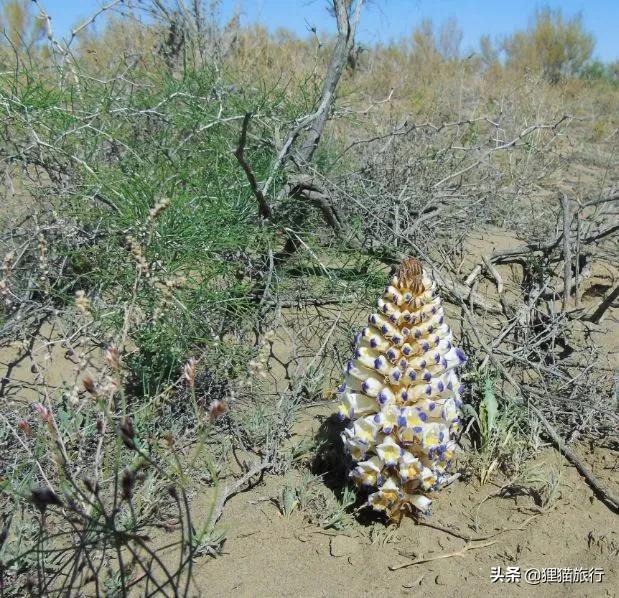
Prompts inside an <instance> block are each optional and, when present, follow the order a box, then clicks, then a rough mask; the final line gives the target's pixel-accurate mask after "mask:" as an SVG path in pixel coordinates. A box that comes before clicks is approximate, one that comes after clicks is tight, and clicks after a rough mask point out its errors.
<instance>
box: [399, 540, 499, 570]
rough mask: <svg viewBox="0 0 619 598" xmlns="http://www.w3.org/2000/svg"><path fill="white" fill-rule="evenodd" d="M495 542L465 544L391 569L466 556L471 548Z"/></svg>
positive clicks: (484, 546)
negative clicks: (450, 550)
mask: <svg viewBox="0 0 619 598" xmlns="http://www.w3.org/2000/svg"><path fill="white" fill-rule="evenodd" d="M493 544H497V542H496V541H494V542H485V543H484V544H470V543H469V544H465V545H464V546H463V547H462V548H461V549H460V550H456V551H455V552H448V553H446V554H439V555H437V556H431V557H428V558H426V559H417V560H416V561H411V562H410V563H404V564H403V565H389V571H397V570H398V569H406V568H407V567H413V566H414V565H421V564H423V563H430V562H432V561H438V560H440V559H449V558H451V557H452V556H464V553H465V552H468V551H469V550H477V549H478V548H487V547H488V546H492V545H493Z"/></svg>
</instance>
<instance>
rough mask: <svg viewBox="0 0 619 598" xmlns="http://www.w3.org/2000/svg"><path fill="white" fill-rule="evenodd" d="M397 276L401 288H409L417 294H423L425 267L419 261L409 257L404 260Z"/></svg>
mask: <svg viewBox="0 0 619 598" xmlns="http://www.w3.org/2000/svg"><path fill="white" fill-rule="evenodd" d="M396 276H397V277H398V282H399V285H400V287H403V288H408V289H410V290H411V292H413V293H415V294H418V293H422V292H423V290H424V288H423V283H422V279H423V267H422V265H421V262H420V261H419V260H418V259H416V258H414V257H407V258H406V259H405V260H403V261H402V263H401V264H400V266H399V268H398V269H397V271H396Z"/></svg>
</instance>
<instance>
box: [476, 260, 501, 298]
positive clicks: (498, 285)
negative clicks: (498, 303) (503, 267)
mask: <svg viewBox="0 0 619 598" xmlns="http://www.w3.org/2000/svg"><path fill="white" fill-rule="evenodd" d="M481 259H482V260H483V262H484V265H485V266H486V270H488V274H491V275H492V277H493V278H494V280H495V282H496V290H497V292H498V293H499V295H500V294H501V293H502V292H503V279H502V278H501V275H500V274H499V272H498V270H497V269H496V268H495V267H494V266H493V265H492V262H491V261H490V260H489V259H488V257H487V256H485V255H484V256H483V257H482V258H481Z"/></svg>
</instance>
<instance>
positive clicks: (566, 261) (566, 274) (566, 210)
mask: <svg viewBox="0 0 619 598" xmlns="http://www.w3.org/2000/svg"><path fill="white" fill-rule="evenodd" d="M561 210H562V211H563V285H564V286H563V288H564V292H563V311H564V312H565V311H566V310H567V305H568V303H569V299H570V290H571V288H572V249H571V245H570V242H571V239H570V228H571V225H572V219H571V216H570V200H569V199H568V198H567V195H566V194H565V193H563V194H561Z"/></svg>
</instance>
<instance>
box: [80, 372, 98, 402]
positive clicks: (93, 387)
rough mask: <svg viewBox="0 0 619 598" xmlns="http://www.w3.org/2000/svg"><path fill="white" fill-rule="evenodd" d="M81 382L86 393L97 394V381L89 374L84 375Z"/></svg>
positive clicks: (94, 395)
mask: <svg viewBox="0 0 619 598" xmlns="http://www.w3.org/2000/svg"><path fill="white" fill-rule="evenodd" d="M82 384H83V385H84V388H85V389H86V391H87V392H88V393H90V394H91V395H92V396H93V397H96V396H97V394H98V389H97V383H96V382H95V381H94V380H93V379H92V377H91V376H86V377H85V378H84V379H83V380H82Z"/></svg>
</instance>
